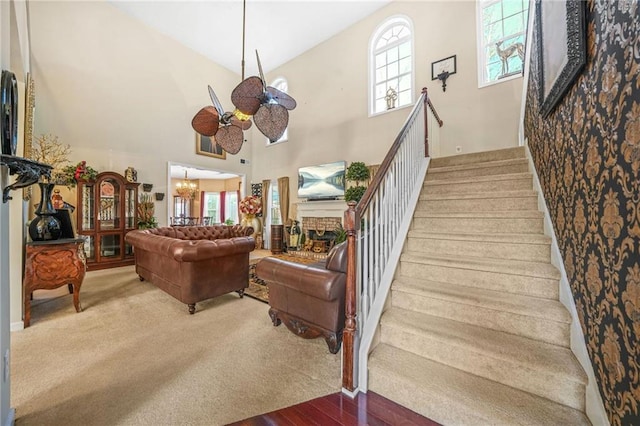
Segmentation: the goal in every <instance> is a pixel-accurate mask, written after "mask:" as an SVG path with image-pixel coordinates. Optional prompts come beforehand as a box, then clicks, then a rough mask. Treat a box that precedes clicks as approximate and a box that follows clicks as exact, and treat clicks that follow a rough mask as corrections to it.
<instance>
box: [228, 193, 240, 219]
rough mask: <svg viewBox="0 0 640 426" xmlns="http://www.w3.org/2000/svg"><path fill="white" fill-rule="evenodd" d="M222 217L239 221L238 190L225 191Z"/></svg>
mask: <svg viewBox="0 0 640 426" xmlns="http://www.w3.org/2000/svg"><path fill="white" fill-rule="evenodd" d="M224 198H225V200H224V203H225V205H224V215H225V216H226V217H225V218H224V219H225V220H229V219H231V220H232V221H233V223H239V222H240V220H239V218H238V191H227V193H226V194H225V196H224Z"/></svg>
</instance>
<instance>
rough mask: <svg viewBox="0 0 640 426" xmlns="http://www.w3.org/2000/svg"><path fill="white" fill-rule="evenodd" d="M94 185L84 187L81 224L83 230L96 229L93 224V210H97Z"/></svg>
mask: <svg viewBox="0 0 640 426" xmlns="http://www.w3.org/2000/svg"><path fill="white" fill-rule="evenodd" d="M93 190H94V185H89V184H87V185H84V186H83V187H82V206H81V211H82V218H81V219H80V220H81V222H80V224H81V228H80V229H81V230H85V231H88V230H93V229H95V224H94V223H93V209H94V208H95V198H94V192H93Z"/></svg>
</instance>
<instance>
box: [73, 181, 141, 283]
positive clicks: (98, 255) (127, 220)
mask: <svg viewBox="0 0 640 426" xmlns="http://www.w3.org/2000/svg"><path fill="white" fill-rule="evenodd" d="M139 185H140V184H139V183H137V182H128V181H127V180H126V179H125V178H124V176H122V175H120V174H118V173H115V172H103V173H99V174H98V176H97V177H96V179H95V180H91V181H82V180H81V181H79V182H78V204H77V207H76V212H77V221H76V223H77V226H78V234H79V235H82V236H83V237H85V239H86V242H85V247H84V249H85V254H86V256H87V270H89V271H93V270H96V269H105V268H114V267H116V266H125V265H133V263H134V258H133V248H132V247H131V246H130V245H129V244H127V243H126V242H125V241H124V237H125V235H127V232H129V231H131V230H133V229H136V228H137V224H138V223H137V222H138V218H137V211H138V186H139Z"/></svg>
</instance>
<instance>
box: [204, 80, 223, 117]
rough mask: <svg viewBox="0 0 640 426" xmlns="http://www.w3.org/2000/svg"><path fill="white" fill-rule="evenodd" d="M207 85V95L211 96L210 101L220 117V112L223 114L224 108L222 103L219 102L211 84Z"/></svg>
mask: <svg viewBox="0 0 640 426" xmlns="http://www.w3.org/2000/svg"><path fill="white" fill-rule="evenodd" d="M207 87H208V88H209V97H210V98H211V103H212V104H213V106H215V107H216V109H217V110H218V115H219V116H220V117H222V114H224V109H223V108H222V104H221V103H220V99H218V97H217V96H216V92H214V91H213V89H212V88H211V86H207Z"/></svg>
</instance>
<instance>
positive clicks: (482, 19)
mask: <svg viewBox="0 0 640 426" xmlns="http://www.w3.org/2000/svg"><path fill="white" fill-rule="evenodd" d="M477 9H478V16H477V27H478V86H479V87H483V86H487V85H489V84H492V83H494V82H498V81H501V80H502V79H505V78H507V77H513V76H519V75H521V74H522V69H523V66H524V46H525V45H526V40H525V38H526V29H527V20H528V19H529V0H477Z"/></svg>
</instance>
